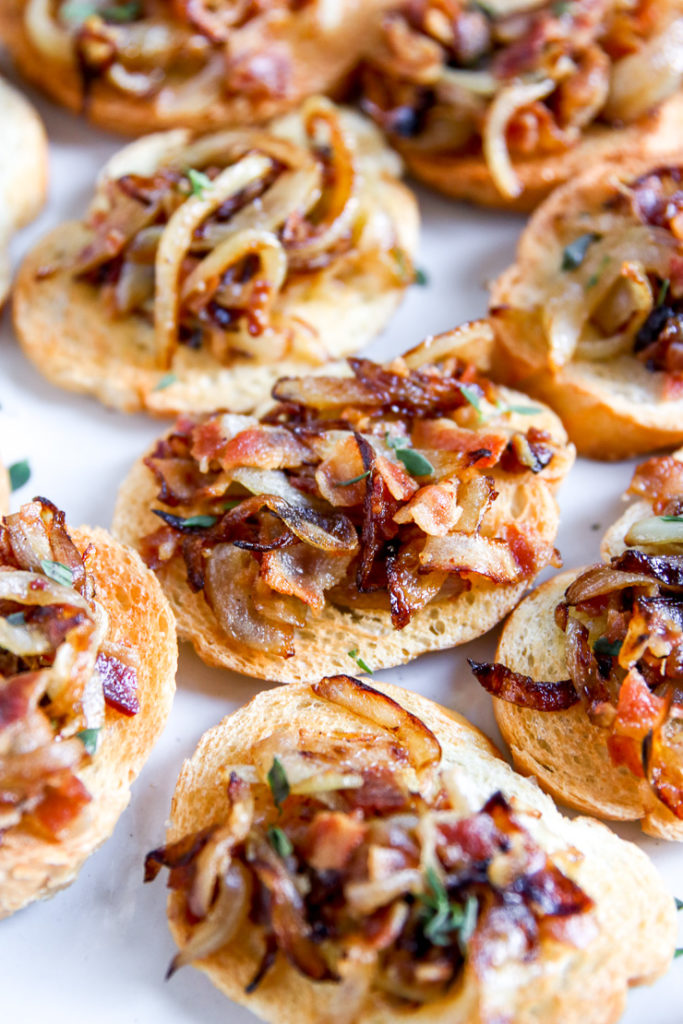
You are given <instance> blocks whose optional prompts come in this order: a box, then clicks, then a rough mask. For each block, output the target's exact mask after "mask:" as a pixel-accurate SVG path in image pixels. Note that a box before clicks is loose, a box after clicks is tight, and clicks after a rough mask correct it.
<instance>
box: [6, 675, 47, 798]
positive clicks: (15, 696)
mask: <svg viewBox="0 0 683 1024" xmlns="http://www.w3.org/2000/svg"><path fill="white" fill-rule="evenodd" d="M43 687H44V683H43V679H42V676H41V673H40V672H22V673H20V674H19V675H16V676H13V677H12V678H11V679H2V678H1V677H0V732H2V730H3V729H7V728H8V727H9V726H10V725H15V724H16V723H17V722H20V721H21V720H22V719H25V718H26V717H27V716H28V714H29V712H30V711H31V709H32V708H34V707H35V705H36V702H37V701H38V699H39V697H40V696H41V694H42V690H43ZM0 785H1V784H0Z"/></svg>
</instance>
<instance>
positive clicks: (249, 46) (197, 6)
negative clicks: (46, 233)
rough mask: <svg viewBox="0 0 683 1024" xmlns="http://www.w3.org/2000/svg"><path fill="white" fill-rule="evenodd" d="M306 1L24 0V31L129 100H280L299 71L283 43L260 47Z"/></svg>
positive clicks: (190, 104)
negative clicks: (243, 97) (272, 30)
mask: <svg viewBox="0 0 683 1024" xmlns="http://www.w3.org/2000/svg"><path fill="white" fill-rule="evenodd" d="M308 5H309V2H308V0H268V3H264V2H262V0H237V2H226V3H220V4H217V3H215V2H213V0H85V2H83V0H27V3H26V5H25V6H26V11H25V15H24V25H25V29H26V31H27V33H28V35H29V37H30V39H31V42H32V43H33V45H34V46H35V47H36V49H37V50H38V51H39V52H40V53H41V54H42V55H43V56H44V57H45V58H46V59H48V60H50V61H58V62H60V63H61V64H64V65H68V66H71V67H75V68H77V69H78V71H79V72H80V75H81V78H82V83H83V86H82V87H83V94H84V97H85V98H86V99H87V96H88V93H89V90H90V88H91V86H92V83H93V82H94V81H98V80H99V81H104V82H106V84H107V85H108V86H109V87H111V88H112V89H114V90H116V91H117V92H119V93H121V94H123V95H125V96H128V97H140V98H141V99H149V98H154V97H158V99H159V102H160V103H161V104H162V105H163V107H164V109H166V110H168V111H175V112H176V113H177V114H178V115H179V116H182V114H185V113H190V114H192V113H197V112H200V111H201V110H202V108H203V106H204V105H206V104H207V103H210V102H211V101H212V100H213V99H215V98H216V97H217V96H218V97H221V96H234V95H249V96H253V97H256V98H263V97H272V98H274V99H284V98H287V97H288V96H289V94H290V90H291V85H292V81H291V80H292V75H293V72H294V70H295V69H294V68H293V67H292V64H291V55H290V54H289V53H288V52H287V50H286V49H283V47H282V46H277V45H271V46H270V47H268V46H264V43H263V39H264V38H267V36H268V30H269V28H270V27H271V26H274V27H278V28H280V29H281V26H282V25H283V23H286V22H287V21H288V20H289V19H291V18H292V17H293V15H294V13H295V12H297V11H300V10H301V9H303V8H306V7H307V6H308Z"/></svg>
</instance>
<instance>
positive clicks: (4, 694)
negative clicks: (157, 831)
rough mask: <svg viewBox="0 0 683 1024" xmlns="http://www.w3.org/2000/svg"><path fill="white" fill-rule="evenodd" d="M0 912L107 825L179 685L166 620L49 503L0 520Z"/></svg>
mask: <svg viewBox="0 0 683 1024" xmlns="http://www.w3.org/2000/svg"><path fill="white" fill-rule="evenodd" d="M0 590H1V592H2V593H1V599H0V918H1V917H6V916H7V915H8V914H12V913H14V911H16V910H19V909H20V908H21V907H23V906H25V905H26V904H27V903H30V902H32V901H33V900H36V899H39V898H42V897H45V896H50V895H52V894H53V893H54V892H56V891H57V890H58V889H62V888H63V887H64V886H66V885H68V884H69V883H70V882H72V881H73V879H74V878H75V877H76V874H77V873H78V871H79V869H80V868H81V866H82V864H83V862H84V861H85V859H86V858H87V857H89V856H90V854H91V853H92V852H93V851H94V850H95V849H96V848H97V847H98V846H99V845H100V844H101V843H102V842H103V841H104V840H105V839H106V838H107V837H108V836H109V835H110V834H111V833H112V831H113V829H114V826H115V824H116V821H117V820H118V818H119V816H120V814H121V812H122V811H123V809H124V808H125V807H126V805H127V803H128V800H129V798H130V786H131V783H132V781H133V780H134V778H135V777H136V775H137V774H138V772H139V771H140V769H141V768H142V765H143V764H144V762H145V761H146V759H147V757H148V756H149V753H150V751H151V748H152V746H153V744H154V743H155V741H156V739H157V738H158V736H159V735H160V733H161V731H162V729H163V727H164V725H165V722H166V718H167V716H168V713H169V711H170V708H171V702H172V699H173V692H174V689H175V669H176V661H177V642H176V636H175V625H174V622H173V615H172V613H171V610H170V608H169V606H168V602H167V601H166V599H165V597H164V595H163V594H162V592H161V589H160V587H159V584H158V583H157V581H156V579H155V578H154V575H153V574H152V573H151V572H149V570H148V569H147V568H146V567H145V566H144V565H143V564H142V562H141V561H140V558H139V557H138V555H137V554H136V553H135V552H134V551H130V550H129V549H127V548H125V547H123V546H122V545H121V544H119V543H118V542H117V541H115V540H114V539H113V538H112V537H111V536H110V535H109V534H107V533H105V531H104V530H99V529H90V528H88V527H83V528H82V529H79V530H73V531H68V530H67V528H66V526H65V522H64V514H63V513H62V512H60V511H59V510H58V509H56V508H55V506H54V505H52V504H51V503H50V502H49V501H46V500H45V499H44V498H36V499H35V500H34V501H32V502H30V503H29V504H26V505H24V506H23V507H22V509H21V511H20V512H18V513H16V514H14V515H8V516H6V517H5V518H4V519H2V520H1V521H0Z"/></svg>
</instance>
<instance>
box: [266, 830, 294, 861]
mask: <svg viewBox="0 0 683 1024" xmlns="http://www.w3.org/2000/svg"><path fill="white" fill-rule="evenodd" d="M268 842H269V843H270V845H271V846H272V847H273V849H274V850H275V852H276V853H277V855H278V856H279V857H289V856H290V854H291V853H293V852H294V847H293V846H292V841H291V839H290V838H289V836H288V835H287V833H286V832H283V831H282V829H281V828H278V827H277V825H271V826H270V827H269V829H268Z"/></svg>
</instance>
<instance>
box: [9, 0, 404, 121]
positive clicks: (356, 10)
mask: <svg viewBox="0 0 683 1024" xmlns="http://www.w3.org/2000/svg"><path fill="white" fill-rule="evenodd" d="M25 6H26V0H3V3H2V5H0V38H2V40H3V42H4V43H5V44H6V46H7V48H8V50H9V51H10V53H11V55H12V57H13V59H14V61H15V63H16V65H17V67H18V68H19V70H20V71H21V72H22V74H23V75H25V76H26V78H27V79H28V80H29V81H31V82H32V83H33V84H34V85H37V86H38V87H39V88H41V89H42V90H43V91H44V92H46V93H47V94H48V95H49V96H51V97H52V99H54V100H56V101H57V102H58V103H61V104H62V106H65V107H67V108H68V109H69V110H72V111H73V112H74V113H85V114H86V116H87V117H88V119H89V120H91V121H92V122H94V123H95V124H97V125H100V127H102V128H106V129H108V130H109V131H113V132H118V133H120V134H123V135H145V134H147V133H148V132H151V131H163V130H164V129H166V128H175V127H185V128H192V129H194V130H196V131H200V132H204V131H211V130H212V129H213V128H218V127H223V126H225V125H242V124H244V125H252V124H256V123H259V122H264V121H267V120H269V119H270V118H271V117H275V116H276V115H278V114H282V113H283V112H284V111H286V110H290V109H291V108H292V107H295V106H297V104H299V103H300V102H301V101H302V100H303V99H305V98H306V97H307V96H312V95H314V94H315V93H329V94H334V93H335V92H336V91H338V90H339V89H340V87H341V86H342V85H343V83H344V80H345V79H346V77H347V75H348V74H349V72H350V71H351V70H352V68H353V67H354V65H355V64H356V63H357V62H358V59H359V56H360V53H361V50H362V49H364V48H365V46H366V45H367V43H368V41H369V39H370V38H371V36H372V35H373V34H374V33H375V32H376V31H377V29H378V25H379V12H380V11H381V10H382V9H383V8H384V7H385V6H386V0H369V2H368V0H340V6H341V7H342V8H343V12H344V13H343V16H342V17H341V18H340V20H339V22H338V23H336V24H334V25H332V26H331V27H330V28H324V27H323V26H318V25H316V26H315V29H312V27H311V23H313V25H315V21H314V20H313V18H312V16H311V14H308V15H306V14H305V21H302V22H301V23H299V20H297V18H296V17H295V19H294V21H293V23H292V24H288V22H287V20H285V21H284V22H283V23H282V24H278V23H277V22H273V23H272V25H271V28H270V30H269V32H268V36H267V39H265V40H264V39H263V38H261V37H257V38H254V33H253V32H248V33H243V36H244V38H243V41H242V43H241V45H240V51H241V52H242V51H243V52H246V53H248V52H252V51H253V48H254V47H256V48H257V52H258V53H264V54H266V55H267V54H268V53H269V51H270V53H272V54H273V55H275V54H277V55H285V58H286V61H287V64H288V66H289V68H290V69H291V78H290V80H289V82H288V87H287V89H286V90H285V91H284V93H283V94H282V95H281V96H274V95H269V94H268V93H267V92H261V93H259V92H258V91H255V92H254V93H252V95H249V94H248V93H246V92H245V93H239V94H234V95H232V96H227V95H226V96H224V97H219V96H217V97H215V98H214V99H213V100H212V101H210V102H206V101H205V102H202V103H200V104H199V105H195V106H194V109H192V108H187V107H186V108H185V109H180V108H179V103H180V102H181V90H182V89H185V88H187V86H188V83H189V84H190V85H191V80H190V79H185V80H182V81H179V82H174V83H171V84H170V85H169V86H168V87H167V88H166V89H164V90H162V91H161V93H159V94H158V95H157V96H156V97H152V98H145V97H142V96H130V97H129V96H126V95H125V94H124V93H122V92H121V91H119V90H117V89H114V88H113V87H112V86H110V85H109V84H108V83H107V82H106V81H104V80H97V79H95V80H94V81H93V82H92V83H91V84H90V88H89V92H88V97H87V100H84V93H83V81H82V78H81V76H80V74H79V72H78V69H77V68H76V67H73V66H71V65H64V64H62V63H60V62H55V61H50V60H49V59H46V57H45V56H44V55H43V54H42V53H40V52H39V51H38V50H37V49H36V48H35V46H34V45H33V44H32V42H31V40H30V38H29V36H28V34H27V33H26V31H25V29H24V22H23V10H24V8H25ZM314 6H317V7H319V8H320V9H321V10H320V14H319V17H320V19H321V20H323V19H324V17H325V12H324V3H322V2H320V0H316V3H315V4H314Z"/></svg>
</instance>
